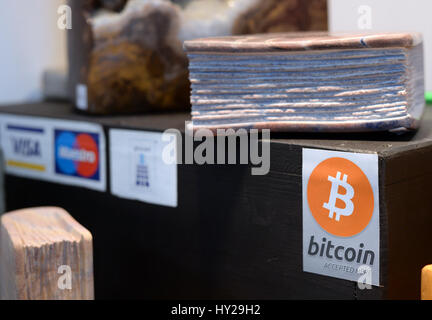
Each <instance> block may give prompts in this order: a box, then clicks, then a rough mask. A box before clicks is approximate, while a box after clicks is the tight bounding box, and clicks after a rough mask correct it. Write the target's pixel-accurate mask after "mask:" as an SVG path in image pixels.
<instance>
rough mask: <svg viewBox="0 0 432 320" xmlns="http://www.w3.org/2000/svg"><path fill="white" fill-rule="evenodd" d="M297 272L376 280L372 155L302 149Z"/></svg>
mask: <svg viewBox="0 0 432 320" xmlns="http://www.w3.org/2000/svg"><path fill="white" fill-rule="evenodd" d="M302 183H303V271H306V272H312V273H316V274H321V275H326V276H330V277H335V278H340V279H346V280H351V281H356V282H358V284H359V288H361V289H363V288H364V287H365V285H366V287H367V288H370V287H371V285H376V286H378V285H379V283H380V228H379V213H380V212H379V192H378V191H379V185H378V155H377V154H363V153H349V152H338V151H329V150H317V149H306V148H304V149H303V172H302Z"/></svg>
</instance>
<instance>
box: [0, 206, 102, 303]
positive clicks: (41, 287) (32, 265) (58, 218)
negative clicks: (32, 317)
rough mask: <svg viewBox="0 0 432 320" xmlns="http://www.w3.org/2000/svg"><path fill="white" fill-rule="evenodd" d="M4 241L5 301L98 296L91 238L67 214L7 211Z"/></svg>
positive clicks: (0, 268)
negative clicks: (94, 276) (94, 288)
mask: <svg viewBox="0 0 432 320" xmlns="http://www.w3.org/2000/svg"><path fill="white" fill-rule="evenodd" d="M0 241H1V242H0V298H1V299H2V300H4V299H6V300H15V299H18V300H70V299H71V300H72V299H73V300H75V299H85V300H88V299H93V298H94V292H93V249H92V235H91V233H90V232H89V231H88V230H87V229H85V228H84V227H83V226H81V225H80V224H79V223H78V222H77V221H75V220H74V219H73V218H72V217H71V216H70V215H69V214H68V213H67V212H66V211H65V210H63V209H61V208H58V207H38V208H30V209H22V210H17V211H13V212H9V213H6V214H4V215H3V216H2V217H1V229H0ZM61 266H66V268H65V267H61ZM62 268H64V269H62ZM67 268H70V269H69V270H70V271H71V272H70V273H68V271H66V269H67ZM68 277H69V279H70V282H69V283H70V285H69V284H68V280H67V278H68Z"/></svg>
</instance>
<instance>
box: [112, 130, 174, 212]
mask: <svg viewBox="0 0 432 320" xmlns="http://www.w3.org/2000/svg"><path fill="white" fill-rule="evenodd" d="M109 136H110V161H111V162H110V163H111V167H110V168H111V169H110V174H111V192H112V193H113V194H114V195H117V196H119V197H122V198H126V199H133V200H140V201H143V202H148V203H153V204H158V205H164V206H170V207H177V164H176V163H168V162H167V161H164V159H163V153H164V148H166V147H167V146H168V142H166V141H163V140H162V133H158V132H145V131H135V130H121V129H111V130H110V132H109ZM176 138H177V137H176V135H174V134H173V135H172V139H173V140H172V141H174V145H176V140H175V139H176ZM171 151H173V152H174V153H175V154H174V155H173V158H176V157H177V155H176V152H177V151H176V149H175V148H174V149H171Z"/></svg>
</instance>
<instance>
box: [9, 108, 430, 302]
mask: <svg viewBox="0 0 432 320" xmlns="http://www.w3.org/2000/svg"><path fill="white" fill-rule="evenodd" d="M1 112H2V113H6V112H7V113H12V114H16V115H27V116H29V115H30V116H39V117H48V118H56V119H69V120H78V121H88V122H94V123H99V124H101V125H103V127H104V128H105V130H106V132H108V131H109V129H110V128H127V129H133V130H146V131H159V132H161V131H164V130H165V129H167V128H177V129H182V128H184V121H185V120H189V119H190V118H189V115H188V114H186V113H177V114H170V115H167V114H152V115H146V116H120V117H85V116H82V115H77V114H75V113H74V112H72V107H71V106H69V105H64V104H36V105H35V104H31V105H22V106H12V107H5V108H2V109H1ZM107 138H108V141H107V143H108V145H109V136H108V135H107ZM304 147H307V148H317V149H326V150H337V151H348V152H359V153H377V154H378V159H379V163H378V166H379V167H378V172H379V195H380V197H379V206H380V241H379V242H380V268H381V269H380V275H381V281H380V283H381V286H379V287H376V286H373V287H372V289H370V290H368V289H365V290H360V289H359V288H358V286H357V283H356V282H353V281H347V280H342V279H336V278H330V277H326V276H321V275H317V274H312V273H306V272H303V269H302V263H303V262H302V149H303V148H304ZM183 150H184V146H183ZM270 151H271V167H270V172H269V173H268V174H267V175H264V176H251V174H250V172H251V168H250V166H248V165H184V164H182V165H178V206H177V207H176V208H170V207H162V206H157V205H152V204H148V203H144V202H139V201H132V200H126V199H121V198H118V197H115V196H113V195H111V194H110V189H109V188H108V190H107V192H98V191H92V190H88V189H84V188H78V187H73V186H65V185H60V184H56V183H50V182H44V181H38V180H34V179H28V178H23V177H16V176H12V175H9V174H7V175H6V203H7V206H8V210H13V209H16V208H20V207H22V206H41V205H45V204H46V203H48V202H51V203H52V200H53V199H55V202H56V205H58V206H61V207H63V208H65V209H66V210H68V212H70V213H71V214H73V216H74V217H75V218H76V219H78V220H79V221H80V222H81V223H83V224H84V225H86V227H88V229H89V230H90V231H91V233H92V234H93V236H94V238H95V241H94V248H95V258H94V259H95V274H96V278H95V288H96V293H97V298H147V299H150V298H153V299H155V298H158V299H180V298H182V299H183V298H190V299H192V298H204V299H205V298H216V299H217V298H220V299H223V298H225V299H230V298H243V299H310V298H318V299H389V298H412V299H419V298H420V292H421V290H420V278H421V277H420V276H421V269H422V267H423V266H425V265H427V264H430V263H431V261H432V248H431V246H430V226H431V225H432V214H431V212H432V201H431V200H430V198H431V196H430V193H431V187H432V166H431V163H432V110H431V109H430V108H426V110H425V114H424V117H423V120H422V123H421V125H420V130H419V131H417V132H415V133H412V134H408V135H394V134H393V135H392V134H386V133H380V134H350V135H347V134H298V133H297V134H295V133H291V134H272V136H271V144H270ZM108 162H109V160H108ZM109 165H110V163H108V165H107V167H109ZM77 199H79V201H77ZM114 235H115V236H114ZM143 288H145V290H143Z"/></svg>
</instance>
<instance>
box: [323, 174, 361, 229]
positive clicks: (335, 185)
mask: <svg viewBox="0 0 432 320" xmlns="http://www.w3.org/2000/svg"><path fill="white" fill-rule="evenodd" d="M347 179H348V176H347V175H346V174H344V175H343V179H342V180H341V173H340V172H339V171H338V172H337V174H336V178H334V177H332V176H328V180H329V181H330V182H331V183H332V186H331V190H330V198H329V201H328V202H327V203H324V204H323V208H325V209H327V210H328V211H329V218H330V219H333V214H336V217H335V220H336V221H339V220H340V216H350V215H352V213H353V211H354V204H353V202H352V201H351V199H352V198H353V197H354V189H353V187H351V185H350V184H349V183H348V182H347ZM339 186H341V187H342V188H344V189H345V191H346V192H345V194H340V193H339ZM337 199H340V200H342V201H343V202H344V203H345V208H343V209H341V208H338V207H336V200H337Z"/></svg>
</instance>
